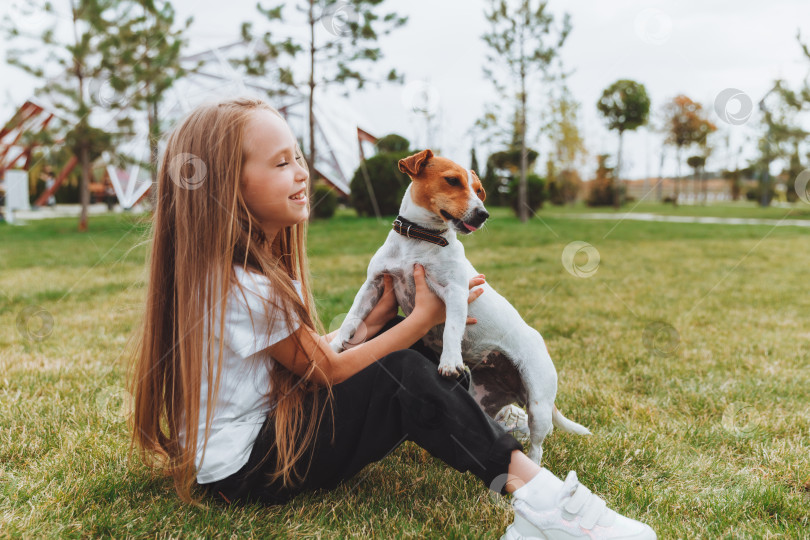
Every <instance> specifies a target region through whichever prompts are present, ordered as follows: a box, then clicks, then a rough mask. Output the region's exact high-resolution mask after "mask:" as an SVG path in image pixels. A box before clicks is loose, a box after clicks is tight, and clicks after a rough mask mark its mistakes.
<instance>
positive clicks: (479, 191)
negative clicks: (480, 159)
mask: <svg viewBox="0 0 810 540" xmlns="http://www.w3.org/2000/svg"><path fill="white" fill-rule="evenodd" d="M399 169H400V170H401V171H402V172H404V173H406V174H407V175H408V176H410V177H411V179H412V180H413V184H412V185H411V196H412V198H413V201H414V202H415V203H416V204H417V205H419V206H421V207H422V208H425V209H427V210H429V211H431V212H433V213H434V214H436V215H437V216H439V217H441V218H442V220H444V221H445V222H447V223H449V224H450V225H452V226H453V228H454V229H455V230H456V231H457V232H460V233H462V234H470V233H471V232H473V231H475V230H477V229H478V228H479V227H481V225H483V223H484V221H486V219H487V218H488V217H489V213H488V212H487V211H486V209H485V208H484V204H483V201H484V199H486V193H485V192H484V188H483V186H482V185H481V181H480V180H479V179H478V175H476V174H475V171H472V170H470V171H468V170H467V169H465V168H464V167H462V166H461V165H459V164H458V163H455V162H454V161H451V160H449V159H447V158H443V157H439V156H434V155H433V152H431V151H430V150H423V151H422V152H419V153H418V154H414V155H412V156H410V157H407V158H405V159H401V160H400V161H399Z"/></svg>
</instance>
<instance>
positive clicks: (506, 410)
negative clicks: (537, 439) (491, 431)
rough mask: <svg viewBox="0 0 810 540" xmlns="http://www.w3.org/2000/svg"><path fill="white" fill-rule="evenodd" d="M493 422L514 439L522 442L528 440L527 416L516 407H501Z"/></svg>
mask: <svg viewBox="0 0 810 540" xmlns="http://www.w3.org/2000/svg"><path fill="white" fill-rule="evenodd" d="M495 421H496V422H498V424H500V425H501V427H502V428H503V429H505V430H506V432H507V433H511V434H512V436H514V437H515V438H516V439H518V440H523V441H524V442H525V441H526V440H528V439H529V415H528V414H526V411H524V410H523V409H521V408H520V407H518V406H517V405H514V404H512V405H506V406H505V407H503V408H502V409H501V410H500V411H498V414H496V415H495Z"/></svg>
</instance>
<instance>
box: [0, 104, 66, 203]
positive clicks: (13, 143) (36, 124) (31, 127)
mask: <svg viewBox="0 0 810 540" xmlns="http://www.w3.org/2000/svg"><path fill="white" fill-rule="evenodd" d="M54 116H55V115H54V113H53V112H50V111H48V110H47V109H45V108H44V107H42V106H41V105H37V104H36V103H34V102H32V101H26V102H25V103H23V104H22V106H21V107H20V108H19V109H17V112H16V113H15V114H14V116H12V117H11V120H9V121H8V122H7V123H6V124H5V125H4V126H3V128H2V129H0V178H2V177H4V176H5V173H6V171H7V170H9V169H12V168H14V167H16V166H18V165H17V164H18V162H19V161H20V159H22V158H25V162H24V163H23V165H22V168H23V169H24V170H26V171H27V170H29V169H30V167H31V153H32V152H33V150H34V148H36V146H37V143H35V142H29V143H27V144H21V143H20V139H22V137H23V135H24V134H25V133H41V132H42V131H44V130H45V129H47V128H48V124H49V123H50V122H51V120H53V118H54ZM59 142H62V141H59ZM78 161H79V160H78V159H76V156H71V158H70V160H68V162H67V163H66V164H65V166H64V167H62V170H61V171H59V174H57V175H56V180H55V182H54V184H53V186H51V188H50V189H48V190H46V191H45V192H44V193H43V194H42V195H40V196H39V198H37V200H36V201H35V202H34V204H35V205H36V206H42V205H43V204H45V203H46V202H47V201H48V198H49V197H50V196H51V195H52V194H53V193H55V192H56V190H57V189H59V186H60V185H61V184H62V182H64V181H65V179H66V178H67V176H68V174H70V171H72V170H73V169H74V168H75V167H76V164H77V163H78Z"/></svg>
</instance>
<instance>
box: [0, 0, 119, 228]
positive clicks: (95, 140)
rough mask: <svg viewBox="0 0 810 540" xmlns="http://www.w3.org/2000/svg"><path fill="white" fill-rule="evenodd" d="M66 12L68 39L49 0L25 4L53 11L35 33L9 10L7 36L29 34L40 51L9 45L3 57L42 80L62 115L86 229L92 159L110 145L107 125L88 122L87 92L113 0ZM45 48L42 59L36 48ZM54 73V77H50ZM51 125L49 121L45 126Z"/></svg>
mask: <svg viewBox="0 0 810 540" xmlns="http://www.w3.org/2000/svg"><path fill="white" fill-rule="evenodd" d="M69 5H70V13H69V16H68V18H67V20H68V23H69V24H70V26H71V30H72V36H73V40H72V42H62V41H59V39H58V37H57V23H58V21H59V20H60V18H61V17H60V14H59V13H58V12H57V11H56V9H55V8H54V6H53V4H52V3H51V2H49V1H48V0H27V7H26V9H27V10H28V11H29V16H30V13H38V14H39V13H44V14H47V15H49V16H50V17H51V24H50V25H46V27H45V28H44V29H43V31H42V33H41V34H39V35H31V34H27V33H26V32H23V31H21V30H20V29H19V27H18V26H17V25H16V24H15V22H14V21H13V20H12V19H11V18H10V17H8V16H6V18H5V19H4V21H3V27H4V30H5V34H6V37H7V38H8V39H9V40H15V41H16V40H18V39H27V40H29V41H38V42H40V47H39V51H36V50H32V49H12V50H9V52H8V57H7V61H8V63H9V64H10V65H13V66H15V67H18V68H20V69H22V70H24V71H26V72H28V73H30V74H31V75H33V76H34V77H37V78H39V79H41V80H42V81H43V87H42V88H40V89H38V90H37V92H36V93H37V95H45V96H47V97H48V98H50V99H49V101H51V102H52V103H53V105H54V106H55V107H56V108H57V109H58V111H59V113H60V117H61V119H62V120H63V121H62V122H61V123H60V124H59V126H58V127H54V129H61V130H64V131H65V134H64V137H65V140H66V142H67V144H68V145H69V147H70V148H71V150H72V151H73V153H74V155H75V156H77V157H78V159H79V164H80V166H81V182H80V195H79V200H80V202H81V206H82V210H81V214H80V216H79V230H80V231H86V230H87V216H88V207H89V204H90V178H91V176H92V171H91V165H92V163H93V161H95V159H97V158H98V157H99V156H100V155H101V154H102V152H104V151H105V150H107V149H109V148H111V146H112V134H111V133H109V132H108V131H106V129H105V128H99V127H97V126H94V125H93V123H92V122H91V113H92V112H93V103H92V101H91V100H90V99H89V96H90V95H91V94H94V93H95V94H97V93H98V91H99V89H98V88H92V84H93V83H94V82H95V81H98V80H103V71H104V70H103V68H102V66H101V64H100V61H99V60H100V57H101V55H102V54H103V46H104V39H105V36H106V35H107V34H108V33H109V32H110V31H111V30H112V29H113V27H114V22H113V21H114V13H113V11H114V8H115V6H116V5H117V2H116V1H115V0H70V3H69ZM43 49H44V51H46V53H47V54H46V55H45V59H46V65H45V66H42V65H40V64H39V61H40V60H41V58H42V55H41V54H36V53H37V52H40V53H41V52H42V51H43ZM53 75H55V77H52V76H53ZM49 127H50V126H49Z"/></svg>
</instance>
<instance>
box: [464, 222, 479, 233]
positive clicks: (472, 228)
mask: <svg viewBox="0 0 810 540" xmlns="http://www.w3.org/2000/svg"><path fill="white" fill-rule="evenodd" d="M462 223H464V222H463V221H462ZM464 226H465V227H467V229H469V230H471V231H474V230H476V227H473V226H472V225H468V224H467V223H464Z"/></svg>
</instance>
